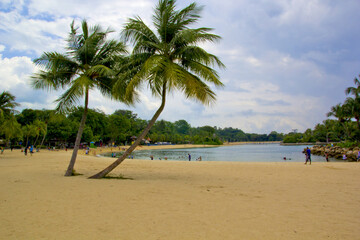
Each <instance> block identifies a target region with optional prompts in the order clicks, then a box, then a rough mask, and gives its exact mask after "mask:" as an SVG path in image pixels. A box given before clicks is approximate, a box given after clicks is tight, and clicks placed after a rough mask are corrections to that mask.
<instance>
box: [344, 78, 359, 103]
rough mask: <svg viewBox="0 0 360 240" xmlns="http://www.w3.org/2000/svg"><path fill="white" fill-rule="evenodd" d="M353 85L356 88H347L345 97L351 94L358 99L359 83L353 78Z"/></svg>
mask: <svg viewBox="0 0 360 240" xmlns="http://www.w3.org/2000/svg"><path fill="white" fill-rule="evenodd" d="M359 77H360V75H359ZM354 84H355V86H356V87H348V88H347V89H346V90H345V93H346V95H349V94H350V93H351V94H353V95H354V96H355V98H359V97H360V81H359V79H357V78H355V79H354Z"/></svg>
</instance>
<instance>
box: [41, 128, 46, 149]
mask: <svg viewBox="0 0 360 240" xmlns="http://www.w3.org/2000/svg"><path fill="white" fill-rule="evenodd" d="M46 134H47V123H46V125H45V133H44V136H43V139H42V140H41V144H40V148H41V146H42V145H43V144H44V141H45V137H46Z"/></svg>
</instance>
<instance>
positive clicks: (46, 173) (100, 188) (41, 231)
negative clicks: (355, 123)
mask: <svg viewBox="0 0 360 240" xmlns="http://www.w3.org/2000/svg"><path fill="white" fill-rule="evenodd" d="M70 154H71V153H70V151H68V152H65V151H54V152H49V151H41V152H39V153H35V154H33V156H30V155H28V156H26V157H25V156H24V154H23V153H21V152H20V151H19V150H14V151H13V152H10V151H9V150H5V152H4V154H3V155H0V169H1V174H0V185H1V186H0V189H1V190H0V191H1V194H0V238H1V239H251V240H252V239H261V240H264V239H276V240H279V239H286V240H289V239H311V240H314V239H341V240H343V239H351V240H354V239H360V227H359V226H360V163H332V162H330V163H313V165H311V166H308V165H307V166H305V165H304V164H302V163H289V162H280V163H234V162H204V161H203V162H194V161H192V162H188V161H182V162H177V161H155V160H154V161H150V160H126V161H125V162H124V163H123V164H121V165H120V166H119V167H118V168H117V169H116V170H115V171H114V172H113V175H119V174H122V176H123V177H127V178H132V180H130V179H127V180H119V179H101V180H90V179H87V177H89V176H91V175H92V174H95V173H96V172H98V171H99V170H101V169H103V168H104V167H106V166H107V165H108V164H109V163H110V162H112V161H113V160H114V159H110V158H109V159H106V158H99V157H95V156H85V155H82V154H80V155H79V156H78V160H77V163H76V166H75V167H76V170H77V172H79V173H82V174H84V175H82V176H76V177H63V174H64V172H65V170H66V167H67V165H68V162H69V159H70Z"/></svg>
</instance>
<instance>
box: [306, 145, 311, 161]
mask: <svg viewBox="0 0 360 240" xmlns="http://www.w3.org/2000/svg"><path fill="white" fill-rule="evenodd" d="M305 154H306V161H305V164H307V162H308V161H309V163H310V165H311V151H310V149H309V147H307V148H306V151H305Z"/></svg>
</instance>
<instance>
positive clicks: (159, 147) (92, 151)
mask: <svg viewBox="0 0 360 240" xmlns="http://www.w3.org/2000/svg"><path fill="white" fill-rule="evenodd" d="M246 144H280V142H279V141H271V142H231V143H224V144H223V145H206V144H169V145H150V146H148V145H139V146H137V147H136V148H135V150H134V151H139V150H140V151H141V150H163V149H180V148H212V147H226V146H235V145H246ZM129 147H130V145H126V146H117V147H107V146H106V147H97V148H90V151H89V154H88V155H92V156H97V155H99V154H103V153H109V152H119V151H125V150H126V149H128V148H129ZM42 151H44V150H42ZM70 151H71V150H70ZM85 152H86V149H79V152H78V154H82V155H86V154H85Z"/></svg>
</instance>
